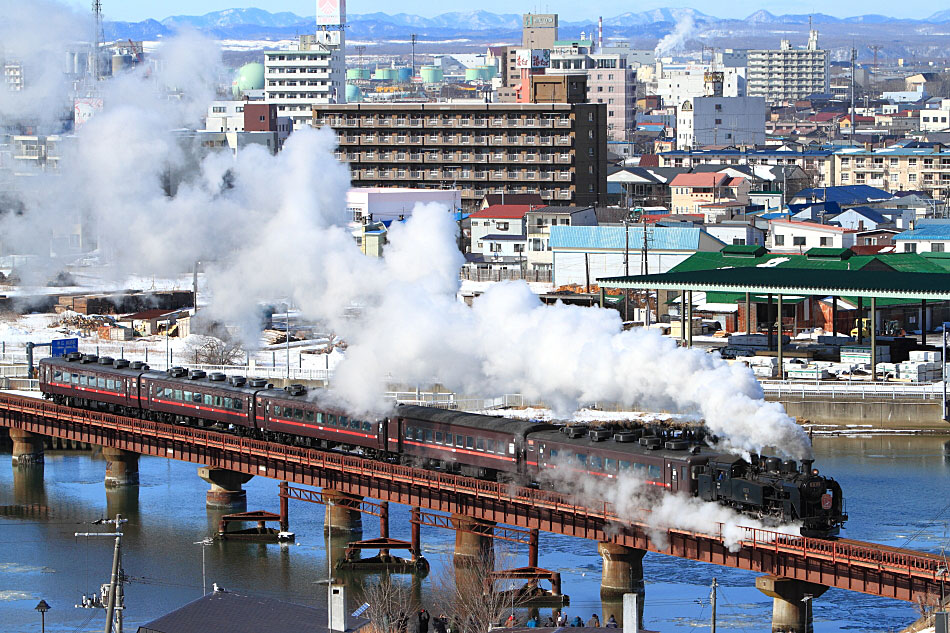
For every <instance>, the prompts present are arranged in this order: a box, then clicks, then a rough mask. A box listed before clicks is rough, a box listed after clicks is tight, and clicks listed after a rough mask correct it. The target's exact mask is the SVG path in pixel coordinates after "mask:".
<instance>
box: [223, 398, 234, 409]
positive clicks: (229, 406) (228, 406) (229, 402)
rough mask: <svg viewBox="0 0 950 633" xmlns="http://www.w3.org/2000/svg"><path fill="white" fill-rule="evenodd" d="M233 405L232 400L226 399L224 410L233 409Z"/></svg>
mask: <svg viewBox="0 0 950 633" xmlns="http://www.w3.org/2000/svg"><path fill="white" fill-rule="evenodd" d="M231 404H232V401H231V398H225V399H224V408H225V409H230V408H231Z"/></svg>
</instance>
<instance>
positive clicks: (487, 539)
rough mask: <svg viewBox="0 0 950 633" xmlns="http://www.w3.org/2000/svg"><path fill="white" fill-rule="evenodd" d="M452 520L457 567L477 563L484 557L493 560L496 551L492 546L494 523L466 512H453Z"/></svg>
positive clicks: (454, 558) (454, 560)
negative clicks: (481, 519)
mask: <svg viewBox="0 0 950 633" xmlns="http://www.w3.org/2000/svg"><path fill="white" fill-rule="evenodd" d="M451 521H452V525H453V526H455V556H454V557H453V562H454V563H455V566H456V567H459V566H466V565H468V566H471V565H475V564H477V563H478V562H479V561H480V560H484V559H488V560H491V556H492V555H493V553H494V549H493V548H492V542H493V539H492V530H493V528H494V526H495V524H494V523H492V522H490V521H479V520H478V519H473V518H472V517H468V516H465V515H464V514H453V515H452V519H451ZM492 562H494V561H492Z"/></svg>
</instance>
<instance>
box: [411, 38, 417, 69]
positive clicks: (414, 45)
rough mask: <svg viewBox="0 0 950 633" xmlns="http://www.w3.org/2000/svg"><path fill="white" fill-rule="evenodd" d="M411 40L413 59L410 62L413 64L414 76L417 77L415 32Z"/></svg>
mask: <svg viewBox="0 0 950 633" xmlns="http://www.w3.org/2000/svg"><path fill="white" fill-rule="evenodd" d="M410 40H411V42H412V53H411V60H412V61H411V62H410V64H411V65H412V76H413V77H415V76H416V34H415V33H413V34H412V35H411V36H410Z"/></svg>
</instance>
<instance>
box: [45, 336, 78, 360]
mask: <svg viewBox="0 0 950 633" xmlns="http://www.w3.org/2000/svg"><path fill="white" fill-rule="evenodd" d="M51 346H52V353H51V355H52V356H63V355H65V354H70V353H72V352H78V351H79V339H78V338H60V339H56V340H55V341H52V344H51Z"/></svg>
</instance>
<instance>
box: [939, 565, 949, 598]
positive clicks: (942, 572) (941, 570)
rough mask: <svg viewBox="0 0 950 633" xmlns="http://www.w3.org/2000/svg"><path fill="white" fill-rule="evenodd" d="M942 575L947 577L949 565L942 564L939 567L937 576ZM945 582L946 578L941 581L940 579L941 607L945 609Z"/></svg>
mask: <svg viewBox="0 0 950 633" xmlns="http://www.w3.org/2000/svg"><path fill="white" fill-rule="evenodd" d="M941 576H943V577H944V578H946V576H947V566H946V565H941V566H940V567H938V568H937V578H940V577H941ZM945 583H946V581H945V580H941V581H940V608H941V609H944V608H945V604H946V600H947V598H946V596H945V595H944V584H945Z"/></svg>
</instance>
